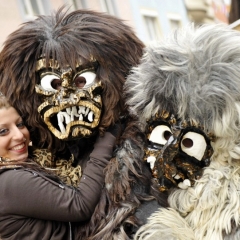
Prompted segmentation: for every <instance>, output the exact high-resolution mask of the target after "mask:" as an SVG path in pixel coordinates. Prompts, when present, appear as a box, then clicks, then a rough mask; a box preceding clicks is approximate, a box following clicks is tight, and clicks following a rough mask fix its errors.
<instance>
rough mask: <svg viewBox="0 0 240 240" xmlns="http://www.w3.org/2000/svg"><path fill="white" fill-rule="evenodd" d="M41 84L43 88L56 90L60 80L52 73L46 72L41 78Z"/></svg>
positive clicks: (58, 87)
mask: <svg viewBox="0 0 240 240" xmlns="http://www.w3.org/2000/svg"><path fill="white" fill-rule="evenodd" d="M40 84H41V86H42V88H43V89H44V90H47V91H54V92H56V91H57V90H58V89H60V88H61V84H62V81H61V80H60V78H59V77H58V76H56V75H54V74H48V75H45V76H43V77H42V78H41V83H40Z"/></svg>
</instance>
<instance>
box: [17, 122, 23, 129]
mask: <svg viewBox="0 0 240 240" xmlns="http://www.w3.org/2000/svg"><path fill="white" fill-rule="evenodd" d="M17 127H18V128H25V124H24V122H20V123H18V124H17Z"/></svg>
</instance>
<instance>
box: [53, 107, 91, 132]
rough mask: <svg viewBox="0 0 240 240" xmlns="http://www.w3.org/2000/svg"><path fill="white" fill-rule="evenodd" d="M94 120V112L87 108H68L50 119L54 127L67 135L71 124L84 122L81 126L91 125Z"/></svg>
mask: <svg viewBox="0 0 240 240" xmlns="http://www.w3.org/2000/svg"><path fill="white" fill-rule="evenodd" d="M94 119H95V114H94V112H93V111H92V110H91V109H90V108H89V107H85V106H72V107H68V108H65V109H62V110H61V111H60V112H58V113H57V114H54V115H52V116H51V117H50V121H51V123H52V125H53V126H54V127H55V128H56V129H57V130H58V131H60V132H61V133H62V134H65V133H66V128H67V125H68V124H69V123H70V122H78V123H79V122H83V123H82V124H81V125H91V124H92V123H93V122H94Z"/></svg>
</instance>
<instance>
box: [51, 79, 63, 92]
mask: <svg viewBox="0 0 240 240" xmlns="http://www.w3.org/2000/svg"><path fill="white" fill-rule="evenodd" d="M51 86H52V88H54V89H56V90H58V89H59V88H61V86H62V81H61V80H60V79H53V80H52V82H51Z"/></svg>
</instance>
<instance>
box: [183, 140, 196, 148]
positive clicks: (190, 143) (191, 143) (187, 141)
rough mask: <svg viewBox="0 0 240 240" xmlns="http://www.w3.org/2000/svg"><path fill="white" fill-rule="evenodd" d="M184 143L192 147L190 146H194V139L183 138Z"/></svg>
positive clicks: (187, 146) (185, 145)
mask: <svg viewBox="0 0 240 240" xmlns="http://www.w3.org/2000/svg"><path fill="white" fill-rule="evenodd" d="M182 144H183V146H184V147H186V148H190V147H192V146H193V141H192V139H190V138H185V139H183V140H182Z"/></svg>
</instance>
